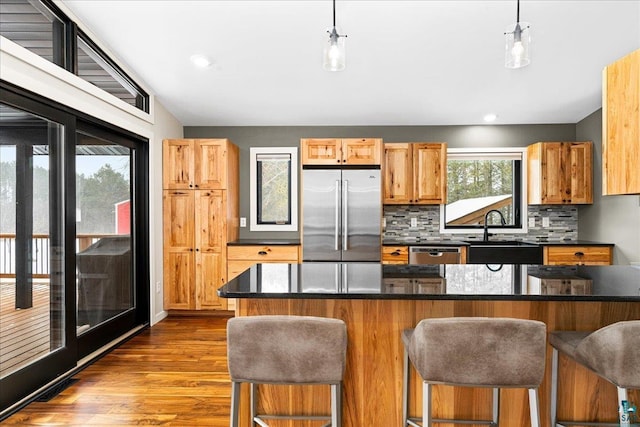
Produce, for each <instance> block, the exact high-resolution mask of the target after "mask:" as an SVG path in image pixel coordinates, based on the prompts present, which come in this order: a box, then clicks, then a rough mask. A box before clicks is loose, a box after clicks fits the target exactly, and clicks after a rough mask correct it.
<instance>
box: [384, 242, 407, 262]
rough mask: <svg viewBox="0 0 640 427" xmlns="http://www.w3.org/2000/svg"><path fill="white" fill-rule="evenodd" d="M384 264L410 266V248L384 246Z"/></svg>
mask: <svg viewBox="0 0 640 427" xmlns="http://www.w3.org/2000/svg"><path fill="white" fill-rule="evenodd" d="M382 263H383V264H409V247H408V246H383V247H382Z"/></svg>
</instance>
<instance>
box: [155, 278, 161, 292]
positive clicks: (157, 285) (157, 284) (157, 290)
mask: <svg viewBox="0 0 640 427" xmlns="http://www.w3.org/2000/svg"><path fill="white" fill-rule="evenodd" d="M161 290H162V283H160V281H159V280H158V281H157V282H156V294H159V293H160V291H161Z"/></svg>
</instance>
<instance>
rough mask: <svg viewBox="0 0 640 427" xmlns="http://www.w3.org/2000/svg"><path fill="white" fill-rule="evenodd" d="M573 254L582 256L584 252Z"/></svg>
mask: <svg viewBox="0 0 640 427" xmlns="http://www.w3.org/2000/svg"><path fill="white" fill-rule="evenodd" d="M574 255H575V256H584V252H576V253H575V254H574Z"/></svg>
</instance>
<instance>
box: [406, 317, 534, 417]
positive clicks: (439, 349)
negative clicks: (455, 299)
mask: <svg viewBox="0 0 640 427" xmlns="http://www.w3.org/2000/svg"><path fill="white" fill-rule="evenodd" d="M402 339H403V342H404V349H405V351H404V372H403V373H404V381H403V384H402V406H403V410H402V412H403V413H402V418H403V423H404V424H403V426H404V427H406V426H408V425H409V426H415V427H418V426H419V424H417V422H418V421H419V420H420V418H414V417H409V364H410V363H409V362H411V364H412V365H413V366H414V368H415V369H416V370H417V371H418V374H420V377H422V381H423V384H422V393H423V394H422V426H423V427H431V425H432V424H433V423H454V424H488V425H490V426H498V421H499V413H500V388H527V389H529V407H530V415H531V425H532V427H539V426H540V408H539V404H538V387H539V386H540V383H541V382H542V379H543V377H544V369H545V349H546V325H545V324H544V323H542V322H538V321H535V320H521V319H507V318H486V317H458V318H444V319H424V320H421V321H420V322H419V323H418V325H417V326H416V328H415V329H413V330H412V329H408V330H405V331H404V332H403V334H402ZM433 384H444V385H452V386H463V387H491V388H493V417H492V419H491V420H450V419H436V418H432V415H431V411H432V405H431V390H432V385H433Z"/></svg>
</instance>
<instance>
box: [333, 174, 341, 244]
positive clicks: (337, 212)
mask: <svg viewBox="0 0 640 427" xmlns="http://www.w3.org/2000/svg"><path fill="white" fill-rule="evenodd" d="M335 206H336V208H335V227H334V248H333V249H334V250H336V251H338V250H340V248H339V247H338V244H339V243H340V240H339V235H340V230H339V228H340V180H338V179H336V204H335Z"/></svg>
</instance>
